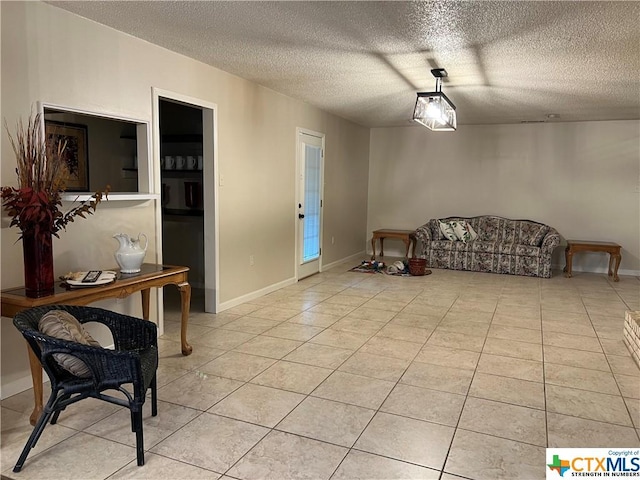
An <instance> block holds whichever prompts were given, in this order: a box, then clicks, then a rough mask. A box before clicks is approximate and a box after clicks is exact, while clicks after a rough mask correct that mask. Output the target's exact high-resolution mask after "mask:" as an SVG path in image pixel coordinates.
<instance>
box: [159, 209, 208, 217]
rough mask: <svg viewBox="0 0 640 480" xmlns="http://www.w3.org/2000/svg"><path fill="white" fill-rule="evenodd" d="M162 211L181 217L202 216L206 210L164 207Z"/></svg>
mask: <svg viewBox="0 0 640 480" xmlns="http://www.w3.org/2000/svg"><path fill="white" fill-rule="evenodd" d="M162 213H164V214H165V215H176V216H181V217H202V216H203V215H204V210H198V209H192V210H186V209H182V208H163V209H162Z"/></svg>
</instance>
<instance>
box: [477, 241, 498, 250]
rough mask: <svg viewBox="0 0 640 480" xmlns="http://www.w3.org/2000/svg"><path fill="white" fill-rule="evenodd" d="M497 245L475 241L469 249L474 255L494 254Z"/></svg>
mask: <svg viewBox="0 0 640 480" xmlns="http://www.w3.org/2000/svg"><path fill="white" fill-rule="evenodd" d="M497 247H498V244H497V243H495V242H484V241H482V240H476V241H475V242H473V243H472V244H471V249H472V251H473V252H475V253H494V252H495V251H496V248H497Z"/></svg>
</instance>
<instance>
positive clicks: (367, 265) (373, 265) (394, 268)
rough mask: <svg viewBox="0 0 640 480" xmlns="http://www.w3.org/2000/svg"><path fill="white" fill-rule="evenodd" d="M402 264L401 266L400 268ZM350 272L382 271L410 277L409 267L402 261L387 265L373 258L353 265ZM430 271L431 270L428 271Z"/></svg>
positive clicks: (387, 273)
mask: <svg viewBox="0 0 640 480" xmlns="http://www.w3.org/2000/svg"><path fill="white" fill-rule="evenodd" d="M400 264H402V268H400ZM349 271H350V272H359V273H384V274H386V275H394V276H396V277H410V276H411V274H410V273H409V267H408V266H407V265H404V264H403V263H402V262H400V261H398V262H395V263H394V264H393V265H390V266H387V265H386V264H385V263H384V262H377V261H375V260H373V261H368V260H364V261H363V262H362V263H361V264H360V265H356V266H355V267H353V268H352V269H351V270H349ZM429 273H431V272H429Z"/></svg>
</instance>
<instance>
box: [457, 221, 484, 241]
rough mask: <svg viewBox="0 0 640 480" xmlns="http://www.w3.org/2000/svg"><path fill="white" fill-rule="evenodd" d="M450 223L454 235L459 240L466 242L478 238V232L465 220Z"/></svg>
mask: <svg viewBox="0 0 640 480" xmlns="http://www.w3.org/2000/svg"><path fill="white" fill-rule="evenodd" d="M451 223H452V224H453V231H454V232H455V234H456V237H457V238H458V240H460V241H461V242H464V243H467V242H471V241H473V240H475V239H476V238H478V234H477V233H476V232H475V230H474V229H473V227H472V226H471V224H470V223H469V222H467V221H466V220H462V221H460V222H451Z"/></svg>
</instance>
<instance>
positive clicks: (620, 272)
mask: <svg viewBox="0 0 640 480" xmlns="http://www.w3.org/2000/svg"><path fill="white" fill-rule="evenodd" d="M564 265H565V264H564V263H563V264H561V265H560V264H553V265H552V266H551V268H553V269H554V270H561V271H562V270H563V269H564ZM571 271H572V272H580V273H601V274H605V275H607V274H608V273H609V270H608V268H607V267H595V268H590V269H588V270H587V269H584V268H582V267H580V266H575V265H572V266H571ZM618 275H629V276H631V277H637V276H639V275H640V270H628V269H625V268H621V269H618Z"/></svg>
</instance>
